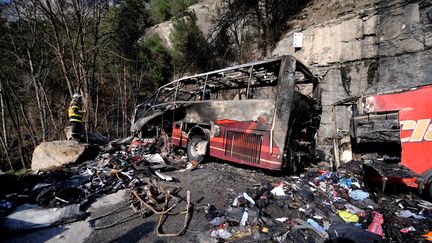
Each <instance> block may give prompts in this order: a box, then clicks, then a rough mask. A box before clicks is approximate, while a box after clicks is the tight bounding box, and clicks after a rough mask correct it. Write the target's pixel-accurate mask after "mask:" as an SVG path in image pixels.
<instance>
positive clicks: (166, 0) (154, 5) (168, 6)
mask: <svg viewBox="0 0 432 243" xmlns="http://www.w3.org/2000/svg"><path fill="white" fill-rule="evenodd" d="M196 2H197V1H196V0H151V1H150V11H151V16H152V19H153V20H154V21H155V22H156V23H160V22H163V21H167V20H170V19H171V18H172V17H174V16H177V15H179V14H181V13H183V12H184V11H185V10H186V9H187V8H188V7H189V6H190V5H192V4H194V3H196Z"/></svg>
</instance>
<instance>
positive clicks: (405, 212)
mask: <svg viewBox="0 0 432 243" xmlns="http://www.w3.org/2000/svg"><path fill="white" fill-rule="evenodd" d="M396 215H397V216H399V217H402V218H410V217H413V218H416V219H426V218H425V217H423V216H421V215H417V214H415V213H413V212H411V211H410V210H402V211H400V212H399V213H396Z"/></svg>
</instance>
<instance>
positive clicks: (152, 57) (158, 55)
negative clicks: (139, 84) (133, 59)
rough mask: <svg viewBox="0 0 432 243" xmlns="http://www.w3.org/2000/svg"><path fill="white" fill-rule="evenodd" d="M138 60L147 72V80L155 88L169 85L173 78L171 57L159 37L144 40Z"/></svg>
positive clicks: (153, 36) (154, 36)
mask: <svg viewBox="0 0 432 243" xmlns="http://www.w3.org/2000/svg"><path fill="white" fill-rule="evenodd" d="M138 60H139V61H140V62H141V63H142V64H143V68H144V69H145V70H146V71H145V72H144V73H145V79H146V80H148V81H149V82H150V83H151V84H152V85H153V86H152V87H153V88H156V87H159V86H161V85H163V84H164V83H167V82H168V81H169V80H170V78H171V55H170V53H169V51H168V50H167V49H165V47H164V46H163V45H162V40H161V39H160V38H159V36H158V35H152V36H149V37H146V38H144V40H143V41H142V42H141V43H140V45H139V52H138Z"/></svg>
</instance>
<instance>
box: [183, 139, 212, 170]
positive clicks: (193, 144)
mask: <svg viewBox="0 0 432 243" xmlns="http://www.w3.org/2000/svg"><path fill="white" fill-rule="evenodd" d="M207 145H208V141H207V140H205V138H204V137H202V136H197V135H195V136H192V137H191V138H189V141H188V146H187V155H188V159H189V161H191V162H192V161H195V162H196V163H201V162H202V161H203V160H204V157H205V155H206V154H207Z"/></svg>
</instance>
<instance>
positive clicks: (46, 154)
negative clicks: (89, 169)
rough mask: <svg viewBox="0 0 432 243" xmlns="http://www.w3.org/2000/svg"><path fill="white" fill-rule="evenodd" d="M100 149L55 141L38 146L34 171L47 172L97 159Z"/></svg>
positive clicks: (34, 153)
mask: <svg viewBox="0 0 432 243" xmlns="http://www.w3.org/2000/svg"><path fill="white" fill-rule="evenodd" d="M98 153H99V148H98V147H97V146H94V145H88V144H83V143H78V142H77V141H66V140H64V141H53V142H45V143H41V144H40V145H38V146H37V147H36V148H35V150H34V152H33V158H32V166H31V168H32V170H46V169H50V168H53V167H58V166H62V165H66V164H70V163H80V162H83V161H87V160H92V159H94V158H96V156H97V155H98Z"/></svg>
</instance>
